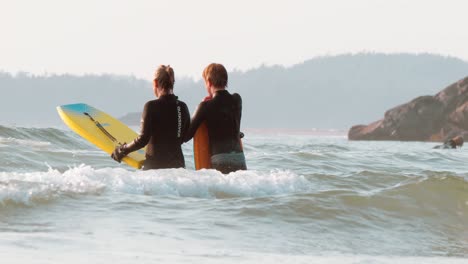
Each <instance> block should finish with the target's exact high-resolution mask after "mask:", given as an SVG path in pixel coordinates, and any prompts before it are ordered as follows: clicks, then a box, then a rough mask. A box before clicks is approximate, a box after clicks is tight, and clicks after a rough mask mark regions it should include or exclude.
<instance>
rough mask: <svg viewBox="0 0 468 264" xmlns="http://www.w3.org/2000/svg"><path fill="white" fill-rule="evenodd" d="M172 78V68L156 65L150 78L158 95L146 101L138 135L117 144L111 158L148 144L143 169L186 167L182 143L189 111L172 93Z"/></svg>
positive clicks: (187, 127)
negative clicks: (125, 142) (133, 138)
mask: <svg viewBox="0 0 468 264" xmlns="http://www.w3.org/2000/svg"><path fill="white" fill-rule="evenodd" d="M174 82H175V81H174V70H173V69H172V68H171V67H170V66H164V65H161V66H159V68H158V69H157V70H156V73H155V77H154V80H153V90H154V93H155V95H156V97H158V99H156V100H152V101H149V102H147V103H146V104H145V106H144V109H143V114H142V118H141V132H140V135H139V136H138V137H137V138H136V139H135V140H133V141H132V142H131V143H129V144H123V145H121V146H117V147H116V148H115V150H114V152H113V153H112V158H113V159H115V160H116V161H118V162H121V160H122V158H123V157H125V156H126V155H128V154H129V153H130V152H133V151H135V150H138V149H141V148H143V147H144V146H146V145H148V146H147V148H146V160H145V161H144V163H143V170H149V169H165V168H185V160H184V155H183V153H182V148H181V145H182V143H184V138H185V137H186V134H187V132H188V129H189V127H190V114H189V111H188V108H187V105H186V104H185V103H184V102H182V101H179V100H178V99H177V96H175V95H174V92H173V87H174Z"/></svg>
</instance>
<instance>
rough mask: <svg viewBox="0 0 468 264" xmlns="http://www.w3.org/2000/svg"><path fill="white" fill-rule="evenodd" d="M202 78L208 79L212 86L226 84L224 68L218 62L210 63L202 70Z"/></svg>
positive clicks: (221, 86) (218, 86)
mask: <svg viewBox="0 0 468 264" xmlns="http://www.w3.org/2000/svg"><path fill="white" fill-rule="evenodd" d="M203 79H205V80H208V81H210V82H211V84H212V85H213V86H214V87H217V88H225V87H227V84H228V74H227V71H226V68H224V66H223V65H222V64H219V63H211V64H210V65H208V66H206V68H205V69H204V70H203Z"/></svg>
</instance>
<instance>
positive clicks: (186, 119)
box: [181, 104, 190, 143]
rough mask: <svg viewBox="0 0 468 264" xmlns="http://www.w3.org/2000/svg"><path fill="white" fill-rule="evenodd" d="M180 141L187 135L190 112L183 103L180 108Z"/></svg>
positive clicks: (183, 140)
mask: <svg viewBox="0 0 468 264" xmlns="http://www.w3.org/2000/svg"><path fill="white" fill-rule="evenodd" d="M182 117H183V119H182V141H181V143H184V142H185V138H186V137H187V135H188V131H189V128H190V112H189V110H188V107H187V105H186V104H183V108H182Z"/></svg>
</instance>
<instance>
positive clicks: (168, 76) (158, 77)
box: [154, 65, 175, 91]
mask: <svg viewBox="0 0 468 264" xmlns="http://www.w3.org/2000/svg"><path fill="white" fill-rule="evenodd" d="M154 80H155V81H157V82H158V86H159V87H161V88H162V89H164V90H166V91H169V90H172V89H174V83H175V78H174V70H173V69H172V67H171V66H170V65H167V66H166V65H160V66H159V67H158V68H157V69H156V72H155V73H154Z"/></svg>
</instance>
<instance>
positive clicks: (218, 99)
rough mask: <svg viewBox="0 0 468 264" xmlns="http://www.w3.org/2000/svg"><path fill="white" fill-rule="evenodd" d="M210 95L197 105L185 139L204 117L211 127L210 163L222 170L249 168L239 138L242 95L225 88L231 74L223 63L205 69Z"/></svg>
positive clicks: (191, 134) (206, 83)
mask: <svg viewBox="0 0 468 264" xmlns="http://www.w3.org/2000/svg"><path fill="white" fill-rule="evenodd" d="M203 79H204V80H205V86H206V89H207V91H208V94H209V96H208V97H207V98H205V100H204V101H203V102H201V103H200V104H199V105H198V108H197V110H196V112H195V113H194V115H193V117H192V121H191V124H190V129H189V132H188V133H187V137H186V138H185V141H188V140H190V139H191V138H192V137H193V136H194V135H195V132H196V131H197V129H198V127H199V126H200V124H201V123H202V122H203V121H206V124H207V127H208V136H209V141H210V151H211V165H212V167H213V168H214V169H217V170H219V171H221V172H222V173H225V174H227V173H230V172H233V171H237V170H246V169H247V165H246V162H245V156H244V152H243V149H242V145H241V142H240V136H241V133H240V123H241V116H242V98H241V96H240V95H239V94H237V93H234V94H230V93H229V92H228V91H227V90H226V86H227V81H228V74H227V71H226V69H225V68H224V66H223V65H221V64H217V63H212V64H210V65H208V66H207V67H206V68H205V70H204V71H203Z"/></svg>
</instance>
